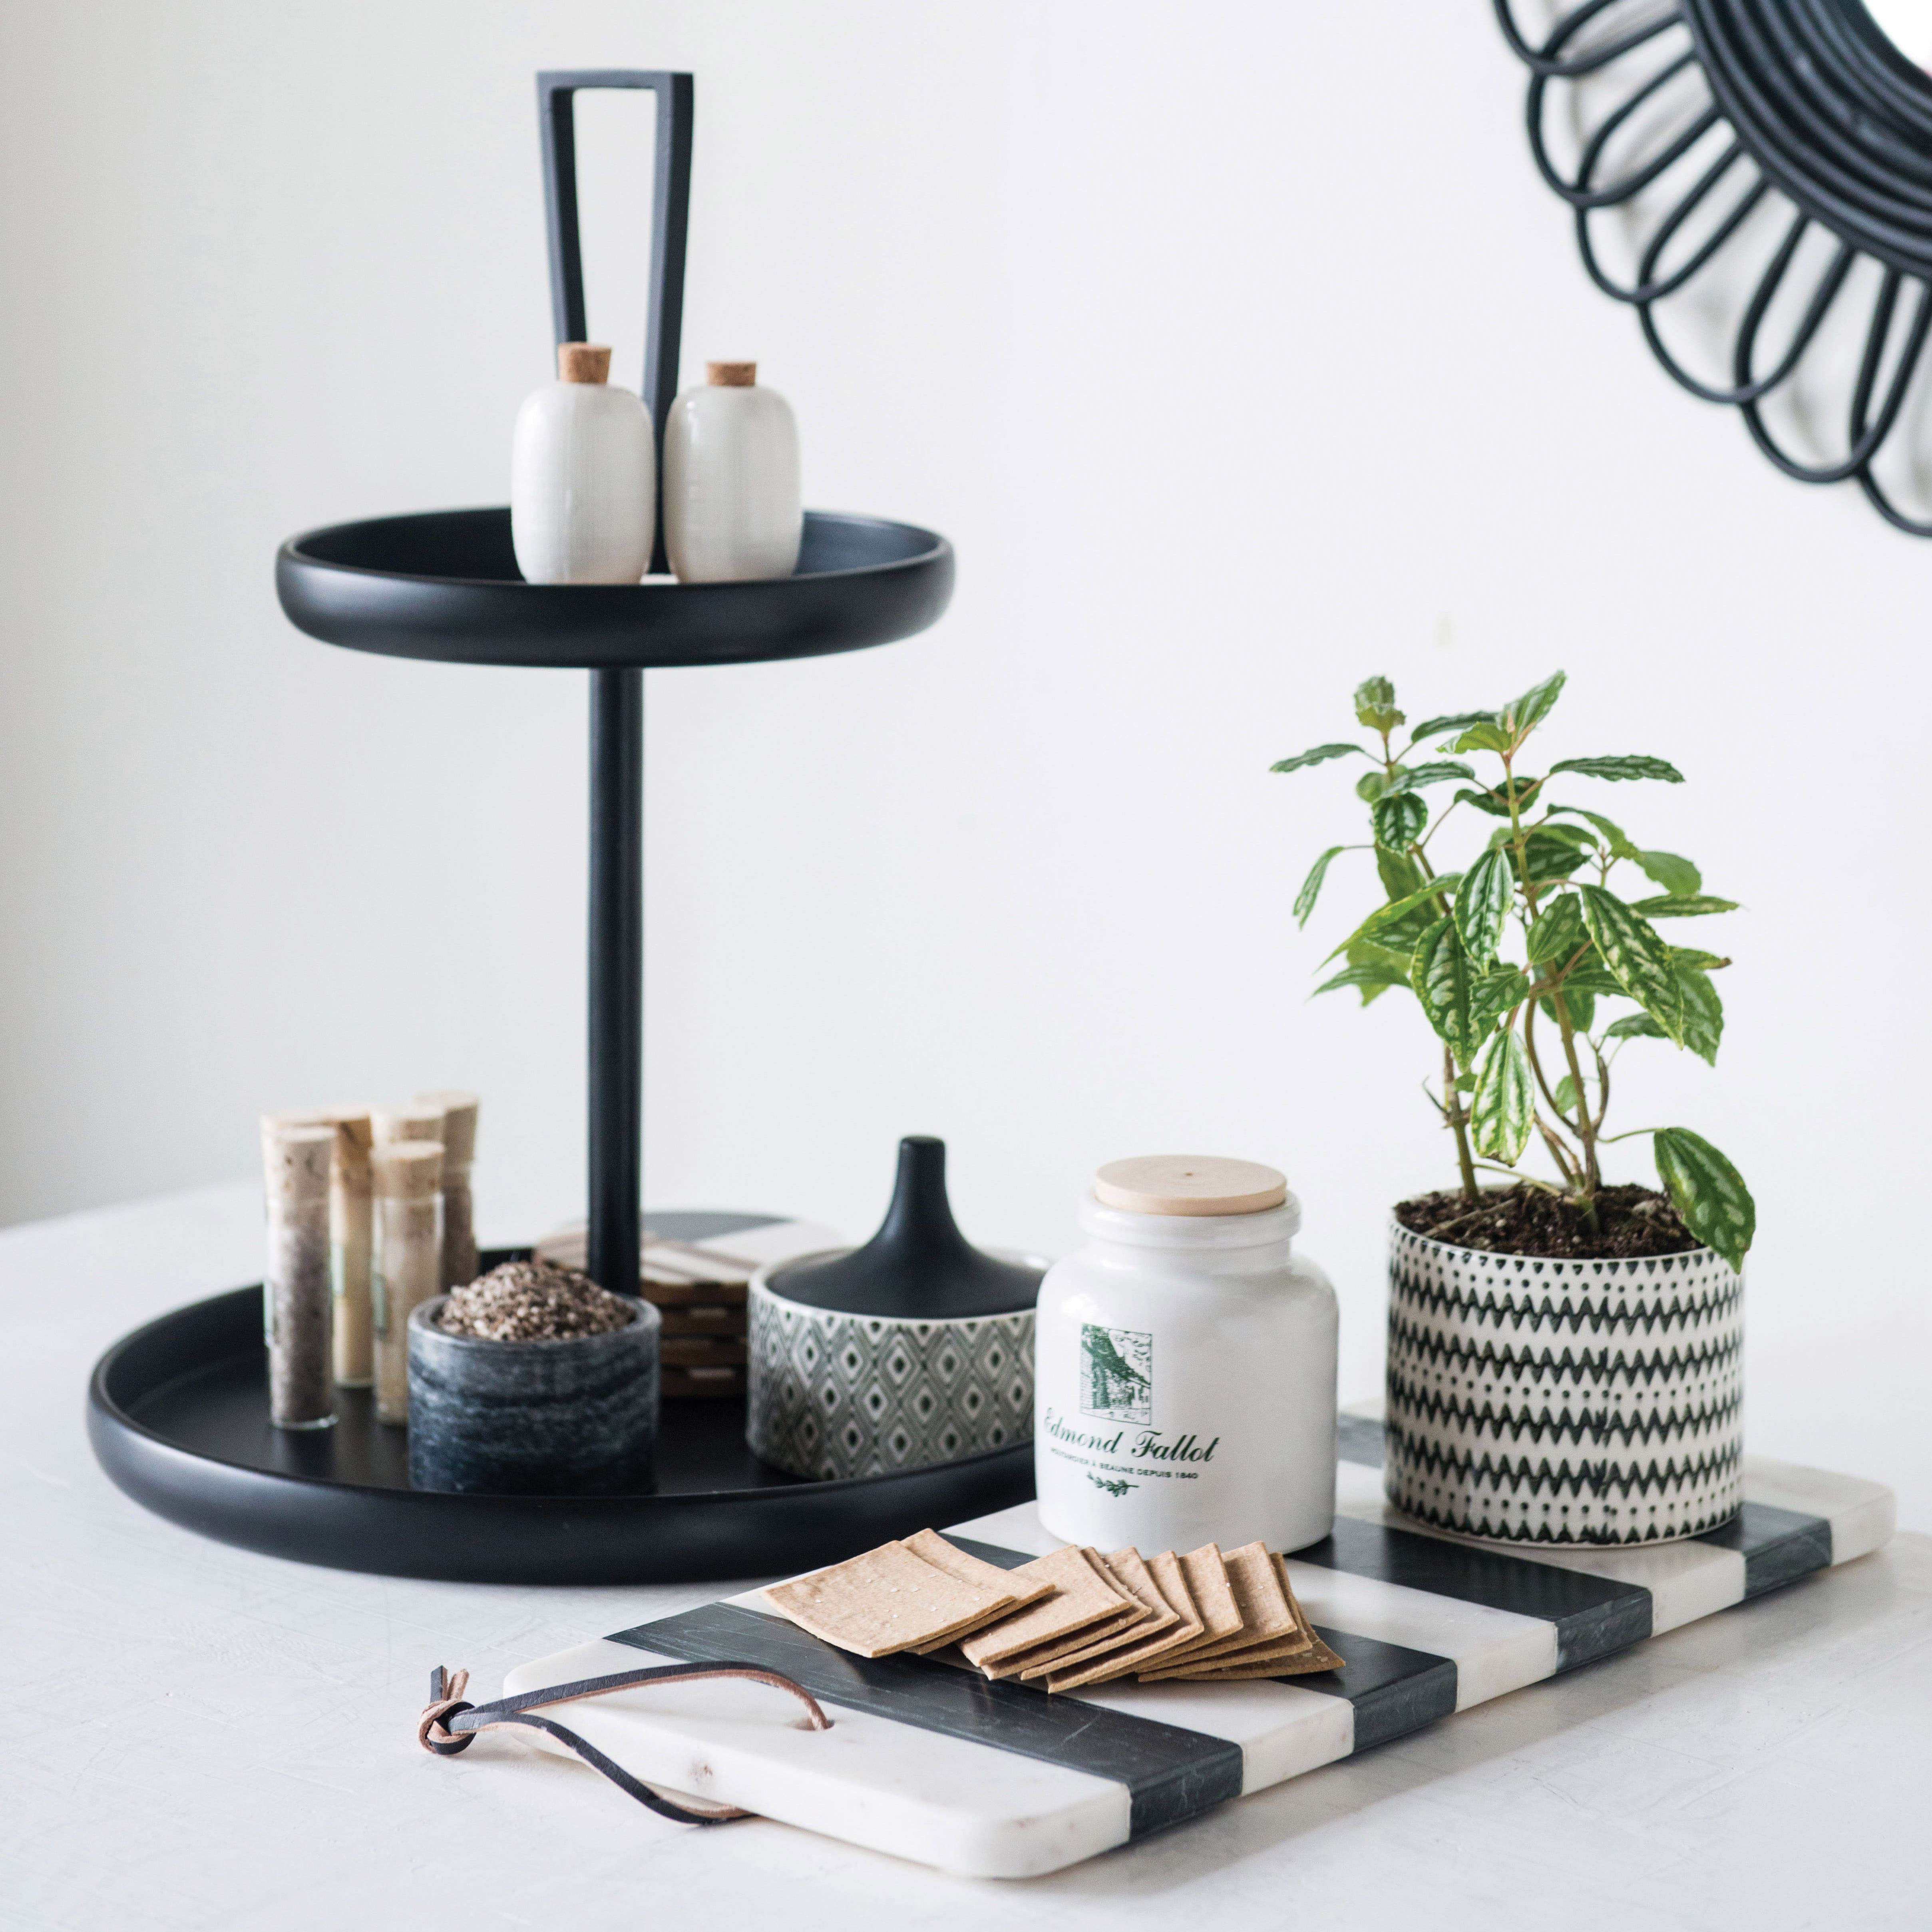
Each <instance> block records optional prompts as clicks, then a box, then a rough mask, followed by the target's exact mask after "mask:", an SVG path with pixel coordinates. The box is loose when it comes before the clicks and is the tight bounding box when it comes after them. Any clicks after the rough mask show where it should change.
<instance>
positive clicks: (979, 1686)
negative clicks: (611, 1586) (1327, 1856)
mask: <svg viewBox="0 0 1932 1932" xmlns="http://www.w3.org/2000/svg"><path fill="white" fill-rule="evenodd" d="M976 1553H977V1552H976ZM986 1560H987V1561H988V1562H992V1560H993V1559H992V1557H991V1556H989V1557H988V1558H987V1559H986ZM1026 1560H1027V1559H1024V1558H1023V1559H1022V1561H1023V1562H1024V1561H1026ZM611 1642H612V1643H625V1644H629V1645H630V1646H631V1647H632V1648H633V1649H637V1650H648V1651H654V1652H656V1653H657V1654H658V1655H659V1656H661V1657H676V1658H685V1659H686V1660H687V1661H691V1662H694V1663H706V1664H715V1663H718V1662H721V1661H725V1660H727V1659H728V1660H730V1661H734V1662H742V1663H748V1664H762V1665H763V1666H764V1667H766V1669H767V1670H777V1671H781V1672H782V1673H784V1675H785V1676H787V1677H789V1678H790V1679H792V1680H793V1682H795V1683H798V1684H802V1685H804V1687H805V1689H806V1690H808V1691H810V1692H811V1694H812V1695H813V1696H814V1697H820V1698H823V1699H824V1700H826V1702H827V1703H832V1704H839V1705H843V1706H844V1707H845V1708H846V1709H848V1710H854V1711H864V1712H868V1713H869V1714H871V1715H872V1716H874V1717H878V1718H887V1719H889V1720H890V1721H892V1723H894V1724H910V1725H912V1726H913V1727H915V1728H916V1729H917V1730H922V1731H936V1732H938V1733H941V1735H942V1736H947V1737H953V1738H963V1739H966V1740H967V1741H968V1742H969V1743H972V1744H979V1745H992V1747H993V1748H994V1749H995V1750H996V1751H1012V1752H1013V1753H1015V1754H1017V1755H1018V1756H1019V1757H1031V1758H1037V1759H1039V1760H1041V1761H1042V1762H1043V1763H1047V1764H1057V1765H1059V1766H1061V1767H1062V1768H1063V1769H1066V1770H1068V1771H1084V1772H1088V1773H1089V1774H1090V1775H1092V1776H1094V1777H1096V1778H1109V1779H1111V1780H1112V1781H1113V1782H1114V1783H1115V1784H1123V1785H1125V1786H1126V1787H1127V1793H1128V1796H1129V1798H1130V1803H1131V1810H1130V1820H1131V1823H1130V1832H1131V1835H1132V1836H1133V1837H1134V1838H1144V1837H1145V1836H1146V1835H1147V1834H1148V1832H1158V1831H1160V1830H1161V1829H1163V1827H1164V1826H1169V1825H1178V1824H1180V1823H1182V1822H1183V1821H1184V1820H1186V1819H1189V1818H1193V1817H1197V1816H1198V1815H1199V1814H1200V1813H1202V1812H1203V1811H1208V1810H1209V1809H1210V1808H1212V1807H1213V1806H1214V1805H1220V1804H1223V1803H1225V1802H1226V1801H1227V1800H1228V1799H1230V1798H1238V1797H1239V1796H1241V1769H1242V1761H1241V1746H1240V1745H1236V1744H1231V1743H1229V1742H1228V1740H1227V1739H1225V1738H1211V1737H1209V1736H1206V1735H1205V1733H1202V1732H1199V1731H1190V1730H1182V1729H1181V1727H1179V1726H1178V1725H1176V1724H1157V1723H1155V1722H1154V1721H1152V1720H1151V1719H1150V1718H1130V1717H1128V1716H1127V1715H1125V1714H1124V1713H1123V1712H1118V1711H1109V1710H1105V1709H1101V1708H1100V1706H1097V1705H1093V1704H1086V1703H1078V1702H1076V1701H1075V1700H1072V1699H1070V1698H1064V1697H1048V1696H1046V1695H1045V1694H1043V1693H1042V1692H1040V1691H1037V1690H1035V1689H1034V1688H1032V1687H1031V1685H1019V1684H1012V1683H1001V1684H992V1683H989V1682H987V1681H986V1679H984V1678H983V1677H981V1676H980V1675H979V1674H978V1673H977V1672H975V1671H968V1670H950V1669H948V1668H947V1666H945V1665H944V1664H934V1663H933V1662H932V1661H931V1660H930V1659H928V1658H916V1657H877V1658H863V1657H853V1656H851V1655H849V1654H848V1653H847V1652H844V1651H842V1650H836V1649H833V1648H832V1646H831V1645H830V1644H828V1643H820V1641H819V1640H818V1639H817V1637H812V1636H811V1635H809V1634H808V1633H806V1632H805V1631H802V1630H800V1629H799V1628H798V1627H797V1626H796V1625H795V1624H789V1623H787V1622H784V1620H783V1619H781V1618H777V1617H766V1616H760V1615H759V1614H758V1613H757V1611H755V1610H744V1609H742V1608H740V1607H739V1606H738V1605H736V1604H706V1605H705V1606H704V1607H703V1608H702V1609H701V1610H687V1611H685V1612H684V1613H683V1614H682V1615H681V1616H674V1617H666V1618H664V1619H661V1621H660V1622H656V1623H649V1624H640V1625H637V1628H635V1629H634V1630H627V1631H617V1632H616V1633H615V1634H613V1637H612V1638H611Z"/></svg>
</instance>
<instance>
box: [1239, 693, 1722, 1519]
mask: <svg viewBox="0 0 1932 1932" xmlns="http://www.w3.org/2000/svg"><path fill="white" fill-rule="evenodd" d="M1563 685H1564V674H1563V673H1562V672H1561V671H1559V672H1558V673H1556V676H1553V677H1551V678H1549V679H1546V680H1545V681H1544V682H1543V683H1541V684H1539V685H1536V686H1535V688H1534V689H1532V690H1530V691H1526V692H1525V693H1524V694H1523V696H1522V697H1519V698H1517V700H1515V701H1514V703H1510V704H1506V705H1505V706H1503V707H1502V709H1500V710H1497V711H1472V712H1460V713H1457V714H1454V715H1450V716H1445V717H1437V718H1430V719H1428V720H1427V721H1426V722H1424V723H1423V724H1419V725H1418V726H1417V727H1415V729H1414V730H1412V731H1409V732H1408V733H1406V739H1405V738H1404V736H1403V727H1404V726H1405V724H1406V719H1405V718H1404V716H1403V713H1402V712H1400V711H1399V710H1398V709H1397V708H1396V702H1395V690H1394V686H1393V685H1391V683H1390V682H1389V681H1388V679H1386V678H1382V677H1374V678H1370V679H1368V681H1367V682H1366V683H1364V684H1363V685H1361V687H1360V688H1359V689H1358V691H1356V693H1355V715H1356V718H1357V719H1358V721H1359V722H1360V723H1361V724H1362V725H1364V727H1367V730H1368V731H1369V733H1370V734H1372V735H1371V739H1370V742H1367V743H1361V742H1337V743H1334V744H1328V745H1317V746H1316V747H1315V748H1314V749H1313V750H1312V751H1304V752H1301V753H1300V754H1298V755H1297V756H1295V757H1291V758H1284V759H1283V760H1281V762H1280V763H1279V764H1277V765H1276V766H1274V769H1275V770H1276V771H1277V772H1294V771H1299V770H1301V769H1305V768H1307V767H1310V766H1316V765H1321V764H1325V763H1328V762H1329V761H1331V760H1340V759H1343V758H1349V759H1360V760H1366V763H1367V768H1366V769H1363V770H1361V772H1360V774H1359V776H1358V780H1357V783H1356V786H1355V790H1356V793H1357V795H1358V796H1359V797H1360V798H1361V799H1362V800H1363V802H1364V804H1365V805H1367V808H1368V812H1369V818H1370V837H1369V838H1368V839H1367V840H1366V841H1364V842H1363V843H1362V844H1360V845H1358V846H1353V847H1351V846H1340V845H1338V846H1335V847H1331V848H1330V850H1328V851H1325V852H1324V853H1322V856H1320V857H1319V859H1316V862H1315V865H1314V868H1313V870H1312V871H1310V873H1309V874H1308V877H1307V880H1306V882H1305V883H1304V885H1303V886H1302V888H1301V893H1300V895H1299V896H1298V898H1297V899H1296V901H1295V917H1296V919H1297V921H1298V922H1299V923H1300V924H1301V925H1303V926H1306V925H1307V922H1308V919H1309V916H1310V914H1311V913H1313V911H1314V910H1315V908H1316V903H1317V901H1318V900H1319V897H1320V895H1321V892H1322V888H1323V886H1324V884H1325V882H1326V881H1327V879H1328V874H1329V871H1330V868H1331V865H1334V863H1335V862H1336V861H1337V859H1346V857H1347V856H1349V855H1352V854H1353V853H1357V852H1359V853H1363V854H1364V855H1366V857H1367V860H1368V861H1369V862H1370V863H1372V865H1373V872H1374V876H1375V878H1376V881H1377V883H1378V885H1379V892H1380V898H1381V901H1382V902H1381V903H1380V904H1379V905H1377V906H1376V908H1375V909H1374V910H1373V911H1372V912H1370V913H1369V915H1368V916H1367V918H1366V919H1363V920H1362V921H1361V923H1360V924H1359V925H1358V926H1357V927H1356V928H1355V930H1354V931H1353V932H1351V933H1350V934H1349V935H1348V937H1347V938H1345V939H1344V940H1343V941H1342V943H1341V944H1340V945H1339V946H1337V947H1336V948H1335V950H1334V952H1333V953H1331V954H1330V955H1329V956H1328V960H1327V961H1325V962H1324V965H1325V966H1327V967H1334V966H1335V965H1336V964H1337V962H1340V968H1339V970H1337V971H1332V972H1331V973H1330V974H1329V977H1328V978H1327V979H1325V980H1324V982H1323V983H1322V986H1320V987H1319V988H1318V989H1317V991H1318V992H1324V993H1326V992H1340V991H1341V990H1343V989H1347V988H1353V989H1355V990H1356V992H1358V993H1359V995H1361V1001H1362V1004H1364V1006H1367V1005H1370V1004H1373V1002H1374V1001H1376V1000H1378V999H1379V998H1381V997H1382V995H1383V994H1384V993H1385V992H1391V991H1397V992H1406V993H1407V994H1409V995H1412V996H1413V998H1415V1001H1416V1002H1417V1004H1418V1005H1419V1006H1420V1007H1421V1010H1422V1015H1423V1017H1424V1019H1425V1020H1426V1021H1427V1023H1428V1025H1430V1028H1432V1029H1433V1031H1434V1033H1435V1034H1436V1042H1437V1046H1436V1054H1438V1055H1439V1059H1438V1060H1436V1063H1435V1068H1434V1069H1433V1071H1434V1072H1435V1073H1436V1081H1437V1084H1436V1086H1435V1087H1434V1088H1433V1090H1430V1100H1431V1102H1432V1103H1433V1105H1434V1106H1435V1107H1436V1110H1437V1112H1438V1113H1439V1115H1440V1116H1441V1118H1442V1124H1443V1127H1444V1128H1445V1131H1446V1132H1447V1133H1448V1135H1449V1136H1450V1137H1451V1141H1452V1142H1453V1144H1454V1148H1455V1155H1456V1171H1457V1186H1456V1187H1453V1188H1449V1189H1445V1190H1442V1191H1440V1192H1439V1193H1430V1194H1425V1195H1421V1196H1417V1197H1416V1198H1415V1199H1412V1200H1408V1201H1404V1202H1401V1203H1400V1204H1399V1205H1397V1208H1396V1209H1395V1211H1394V1218H1393V1220H1392V1223H1391V1259H1390V1268H1389V1288H1390V1301H1389V1343H1388V1412H1387V1431H1388V1450H1387V1463H1386V1469H1387V1477H1386V1481H1387V1485H1388V1495H1389V1498H1390V1500H1391V1502H1394V1504H1395V1505H1396V1506H1397V1508H1399V1509H1401V1510H1403V1511H1406V1512H1407V1513H1408V1514H1410V1515H1412V1516H1415V1517H1420V1518H1421V1519H1422V1520H1424V1521H1425V1522H1427V1523H1431V1524H1433V1525H1435V1526H1437V1527H1439V1528H1441V1529H1447V1530H1451V1531H1454V1532H1459V1533H1461V1534H1463V1535H1472V1536H1478V1537H1486V1538H1501V1539H1504V1540H1507V1541H1513V1542H1514V1541H1528V1542H1542V1543H1556V1544H1565V1543H1568V1544H1625V1543H1636V1542H1649V1541H1663V1540H1666V1539H1668V1538H1676V1537H1683V1536H1693V1535H1698V1534H1700V1532H1703V1531H1706V1530H1709V1529H1712V1528H1715V1526H1718V1524H1720V1523H1723V1522H1724V1521H1725V1520H1727V1519H1728V1518H1729V1517H1731V1516H1733V1515H1734V1514H1736V1511H1737V1509H1738V1507H1739V1504H1740V1502H1742V1467H1741V1466H1742V1451H1743V1409H1742V1388H1741V1369H1742V1345H1743V1292H1744V1280H1743V1274H1742V1270H1743V1266H1744V1258H1745V1253H1746V1252H1747V1251H1748V1249H1749V1248H1750V1247H1751V1238H1752V1235H1753V1233H1754V1229H1755V1225H1756V1218H1757V1217H1756V1210H1755V1208H1754V1206H1753V1204H1752V1201H1751V1195H1750V1193H1749V1191H1748V1190H1747V1188H1746V1187H1745V1184H1744V1181H1743V1179H1742V1177H1741V1176H1740V1175H1739V1172H1738V1171H1737V1169H1736V1168H1735V1167H1733V1166H1732V1164H1731V1163H1730V1161H1729V1160H1727V1159H1726V1158H1725V1157H1724V1155H1723V1154H1720V1153H1719V1152H1718V1150H1717V1149H1716V1148H1715V1147H1713V1146H1712V1145H1711V1144H1710V1143H1709V1142H1708V1141H1706V1140H1705V1139H1703V1138H1702V1137H1701V1136H1699V1135H1697V1134H1695V1133H1692V1132H1691V1130H1689V1129H1688V1128H1686V1127H1631V1128H1628V1129H1623V1130H1619V1131H1616V1132H1612V1131H1610V1130H1609V1124H1608V1115H1609V1112H1610V1098H1611V1094H1612V1088H1613V1074H1614V1075H1615V1076H1616V1080H1615V1085H1616V1094H1617V1098H1618V1100H1619V1104H1620V1105H1621V1104H1622V1102H1623V1100H1624V1098H1625V1087H1626V1085H1627V1084H1628V1083H1627V1082H1626V1081H1625V1078H1624V1076H1623V1072H1622V1055H1623V1053H1624V1052H1625V1050H1626V1049H1627V1048H1628V1047H1630V1046H1632V1045H1633V1044H1636V1045H1637V1046H1639V1050H1640V1052H1650V1051H1654V1050H1655V1049H1653V1048H1652V1047H1650V1046H1647V1045H1645V1044H1644V1043H1648V1042H1653V1041H1661V1042H1663V1043H1665V1044H1666V1045H1667V1046H1671V1047H1674V1048H1676V1049H1688V1050H1689V1051H1690V1052H1694V1053H1696V1054H1697V1055H1700V1056H1701V1057H1702V1058H1703V1059H1705V1060H1706V1061H1709V1062H1710V1063H1711V1064H1713V1065H1715V1064H1716V1061H1717V1055H1718V1041H1719V1039H1720V1037H1721V1034H1722V1032H1723V1030H1724V1007H1723V1003H1722V1001H1721V999H1720V998H1719V997H1718V992H1717V989H1716V986H1715V983H1714V982H1713V980H1712V974H1715V973H1716V972H1717V971H1719V970H1720V969H1721V968H1724V967H1726V966H1728V965H1730V960H1729V959H1725V958H1723V957H1721V956H1719V955H1718V954H1717V953H1713V952H1708V951H1706V950H1702V949H1701V948H1700V947H1695V946H1692V945H1686V944H1677V943H1676V940H1675V938H1669V939H1667V938H1665V937H1664V934H1663V932H1661V931H1660V930H1659V928H1660V926H1664V925H1668V927H1669V929H1670V932H1672V933H1673V935H1675V934H1676V933H1678V932H1682V931H1684V930H1685V927H1684V926H1682V924H1681V922H1684V921H1687V920H1693V919H1694V920H1696V921H1697V926H1695V927H1693V928H1691V929H1689V930H1690V931H1691V932H1693V933H1694V934H1701V933H1702V932H1703V930H1704V922H1705V920H1706V919H1708V918H1709V917H1711V916H1715V915H1718V914H1721V913H1729V912H1733V911H1735V910H1736V909H1737V908H1736V906H1735V905H1734V904H1733V903H1732V901H1730V900H1728V899H1722V898H1714V897H1712V896H1711V895H1709V894H1708V893H1706V892H1705V890H1704V889H1703V879H1702V877H1700V874H1699V873H1698V870H1697V867H1696V866H1695V865H1693V864H1691V862H1690V861H1689V860H1688V859H1682V858H1680V857H1679V856H1677V855H1676V854H1675V853H1670V852H1664V851H1655V850H1649V849H1647V848H1646V847H1641V846H1640V845H1638V844H1637V843H1636V842H1635V841H1634V840H1633V839H1631V838H1630V837H1629V836H1628V835H1627V834H1626V833H1625V831H1624V829H1623V828H1622V826H1621V825H1619V823H1616V822H1615V821H1614V820H1611V819H1610V818H1608V817H1605V816H1604V815H1603V814H1601V813H1599V812H1597V811H1593V810H1592V809H1589V808H1588V807H1587V806H1586V805H1582V804H1580V803H1577V802H1572V801H1573V798H1574V796H1576V795H1577V793H1581V794H1582V795H1583V796H1588V795H1589V791H1588V789H1587V787H1594V786H1595V785H1598V784H1602V783H1604V782H1606V781H1607V782H1609V783H1612V784H1619V783H1630V782H1639V781H1653V782H1658V781H1661V782H1662V783H1664V784H1680V783H1682V774H1681V773H1679V772H1677V771H1676V769H1673V767H1672V766H1670V765H1669V764H1667V763H1665V762H1664V760H1662V759H1661V758H1656V757H1643V756H1618V757H1570V758H1562V759H1559V760H1556V762H1555V763H1552V764H1550V765H1549V766H1547V767H1546V768H1545V769H1544V771H1543V772H1542V773H1541V775H1530V773H1529V771H1528V769H1526V747H1527V746H1528V745H1529V741H1530V740H1531V739H1532V737H1533V736H1535V734H1536V733H1538V731H1539V730H1541V729H1542V728H1543V727H1544V725H1545V723H1546V721H1547V719H1548V718H1549V716H1550V712H1551V710H1552V708H1553V706H1555V704H1556V700H1557V699H1558V697H1559V695H1560V694H1562V689H1563ZM1399 740H1400V741H1401V742H1400V748H1398V742H1399ZM1539 742H1541V741H1539ZM1469 760H1476V761H1477V762H1476V763H1471V762H1469ZM1579 781H1582V782H1579ZM1445 847H1448V848H1449V849H1448V850H1445ZM1450 850H1453V851H1454V853H1455V854H1456V856H1457V860H1458V861H1459V862H1460V865H1452V864H1451V862H1450V858H1449V852H1450ZM1632 880H1641V881H1642V885H1641V889H1639V890H1637V891H1635V892H1633V891H1632V890H1631V886H1630V884H1629V883H1627V882H1630V881H1632ZM1643 1139H1648V1140H1649V1142H1650V1144H1651V1150H1652V1157H1653V1158H1654V1160H1655V1164H1656V1170H1657V1176H1658V1180H1659V1181H1660V1182H1661V1184H1662V1185H1661V1188H1654V1187H1647V1186H1644V1185H1641V1184H1635V1183H1633V1182H1630V1181H1608V1180H1607V1179H1606V1178H1605V1175H1604V1162H1605V1158H1606V1153H1607V1150H1610V1149H1612V1148H1622V1147H1625V1146H1626V1145H1628V1144H1629V1143H1631V1142H1634V1141H1640V1140H1643ZM1532 1153H1534V1154H1539V1155H1540V1156H1541V1157H1542V1159H1543V1160H1544V1161H1546V1162H1547V1165H1548V1167H1549V1169H1550V1172H1548V1173H1547V1174H1537V1173H1533V1172H1530V1171H1529V1169H1528V1168H1526V1166H1524V1164H1523V1163H1525V1161H1526V1159H1527V1158H1528V1157H1529V1156H1531V1155H1532ZM1484 1176H1494V1177H1497V1178H1496V1180H1493V1181H1489V1182H1488V1183H1487V1184H1485V1181H1484V1178H1481V1177H1484Z"/></svg>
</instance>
